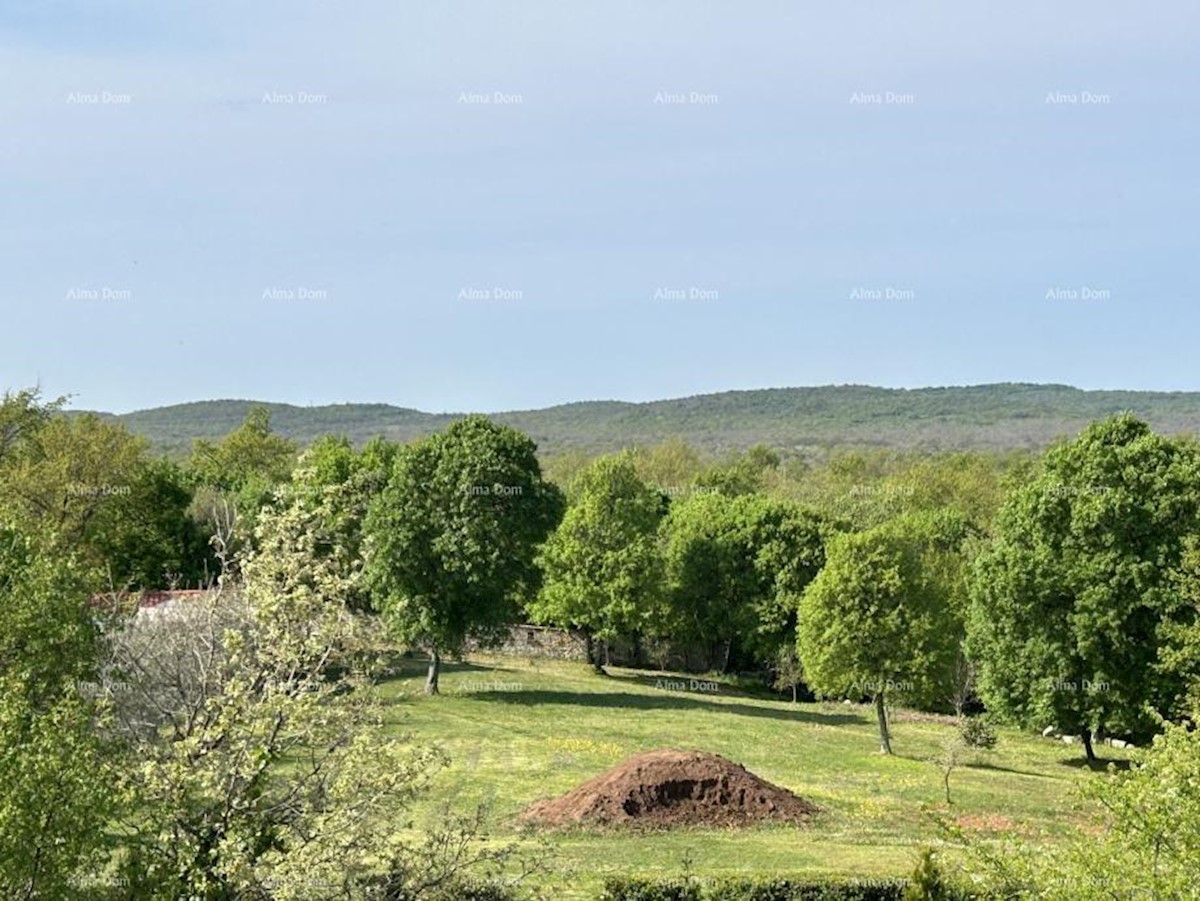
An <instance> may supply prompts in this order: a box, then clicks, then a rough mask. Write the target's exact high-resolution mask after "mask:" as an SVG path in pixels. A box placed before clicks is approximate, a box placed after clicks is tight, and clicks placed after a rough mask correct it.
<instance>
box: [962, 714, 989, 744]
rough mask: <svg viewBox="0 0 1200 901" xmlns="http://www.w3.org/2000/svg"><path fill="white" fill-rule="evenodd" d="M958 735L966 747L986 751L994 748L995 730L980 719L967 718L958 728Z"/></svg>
mask: <svg viewBox="0 0 1200 901" xmlns="http://www.w3.org/2000/svg"><path fill="white" fill-rule="evenodd" d="M959 734H960V735H961V736H962V740H963V741H964V742H965V743H966V744H967V746H968V747H971V748H983V749H985V750H988V751H990V750H991V749H992V748H994V747H996V730H995V729H993V728H992V726H991V724H990V723H988V721H987V720H985V719H983V718H982V717H978V716H969V717H967V718H966V719H965V720H963V724H962V725H961V726H960V727H959Z"/></svg>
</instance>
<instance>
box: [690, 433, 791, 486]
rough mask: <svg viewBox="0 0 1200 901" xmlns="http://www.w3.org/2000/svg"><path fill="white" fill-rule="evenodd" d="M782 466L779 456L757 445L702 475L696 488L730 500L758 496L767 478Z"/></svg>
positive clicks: (698, 477)
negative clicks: (750, 495)
mask: <svg viewBox="0 0 1200 901" xmlns="http://www.w3.org/2000/svg"><path fill="white" fill-rule="evenodd" d="M779 462H780V460H779V454H777V453H776V452H775V451H773V450H771V449H770V448H769V447H767V446H765V445H762V444H756V445H755V446H754V447H751V448H750V449H749V450H747V451H746V452H745V453H744V454H736V455H734V456H733V457H731V458H730V459H729V460H727V461H725V462H723V463H719V464H717V465H715V466H712V467H710V468H709V469H707V470H706V471H704V472H703V473H701V474H700V475H699V476H697V478H696V486H697V488H699V489H700V490H701V491H716V492H719V493H721V494H724V495H726V496H728V497H740V496H742V495H748V494H754V493H756V492H759V491H761V490H762V488H763V482H764V479H765V477H766V474H767V473H768V472H771V471H772V470H775V469H778V467H779Z"/></svg>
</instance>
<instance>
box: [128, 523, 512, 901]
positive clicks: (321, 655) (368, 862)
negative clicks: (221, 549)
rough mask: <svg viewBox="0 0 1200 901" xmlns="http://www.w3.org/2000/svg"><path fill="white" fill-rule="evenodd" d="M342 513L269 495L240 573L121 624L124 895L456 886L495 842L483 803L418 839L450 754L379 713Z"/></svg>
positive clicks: (340, 892) (319, 893)
mask: <svg viewBox="0 0 1200 901" xmlns="http://www.w3.org/2000/svg"><path fill="white" fill-rule="evenodd" d="M333 519H334V517H333V515H332V510H330V509H323V508H322V507H321V505H317V506H313V505H311V504H308V503H303V502H298V501H296V500H294V499H293V500H292V501H291V502H290V503H288V504H286V505H281V506H276V507H272V508H268V509H265V510H264V511H263V512H262V514H261V516H260V517H259V522H258V534H257V536H256V537H257V542H256V547H257V550H255V551H253V552H250V554H249V556H248V558H247V559H246V560H245V561H244V562H243V565H242V566H241V567H240V571H241V573H242V574H243V576H244V579H245V582H244V584H243V585H239V586H236V587H234V586H231V585H230V584H228V583H226V584H224V585H222V586H220V587H219V588H218V589H216V590H214V591H212V592H210V593H208V594H207V595H205V596H203V597H201V598H198V599H194V600H188V601H187V602H184V603H182V604H181V605H180V606H179V607H177V608H176V609H173V610H170V611H168V612H166V613H163V614H159V615H149V616H147V615H142V616H137V617H134V618H132V619H130V620H129V621H127V622H126V623H125V624H124V625H123V627H122V628H120V629H119V630H115V631H114V635H113V640H112V647H113V659H112V668H111V670H110V671H109V674H110V675H111V676H112V679H111V681H109V682H107V683H106V685H107V687H108V688H109V690H110V694H111V698H112V704H113V710H114V721H115V723H116V725H117V728H118V730H119V734H120V735H121V736H122V737H123V739H124V740H125V741H126V742H127V743H128V745H129V748H130V764H129V765H128V766H127V767H126V768H125V769H124V770H123V773H122V783H123V785H124V789H125V792H126V794H127V796H128V798H129V799H130V801H131V803H130V804H129V805H128V807H127V809H126V811H125V814H124V816H123V817H122V818H121V820H120V822H119V826H120V835H121V850H120V853H119V854H117V855H116V856H115V858H114V860H113V864H114V866H115V868H116V870H117V872H116V875H117V876H118V878H119V879H120V880H121V881H122V882H123V884H126V885H128V887H129V892H130V894H129V897H136V898H146V899H152V901H159V899H161V901H175V899H178V898H202V899H214V901H226V899H228V901H232V899H241V898H271V899H277V901H335V899H351V901H355V899H357V901H367V899H374V898H384V897H387V898H412V899H424V898H430V897H458V895H456V894H455V893H454V891H453V890H452V889H451V888H449V886H450V884H451V883H453V882H454V881H456V880H457V879H459V877H461V876H462V875H463V873H464V871H468V870H472V869H474V868H475V866H476V865H477V864H481V863H482V864H484V865H487V864H488V863H490V862H496V861H497V860H498V858H500V857H502V856H503V854H502V852H497V851H496V850H495V849H494V848H488V847H486V846H484V847H482V848H481V847H480V846H479V845H478V844H477V843H476V841H475V839H476V838H477V837H478V830H477V828H475V826H474V825H472V824H474V823H475V821H471V822H470V823H468V824H467V825H466V826H464V825H463V824H462V823H461V822H460V821H459V820H457V819H454V818H451V819H449V820H447V821H445V822H444V823H442V824H441V825H439V826H436V827H434V828H433V829H432V830H431V831H430V832H429V833H428V834H427V836H426V837H425V839H424V840H422V839H420V838H416V839H414V829H413V827H414V823H413V819H412V806H413V802H414V800H415V799H416V798H417V797H418V796H420V795H421V794H422V793H423V792H424V790H425V789H426V788H427V787H428V785H429V780H430V778H431V777H432V776H433V774H434V773H435V772H436V771H437V770H438V769H440V767H441V765H442V764H443V762H444V757H443V755H442V754H441V752H440V751H439V750H438V749H437V748H435V747H433V746H429V745H426V746H424V747H417V746H415V745H413V744H412V743H410V742H409V741H408V740H407V739H405V738H398V737H395V736H391V735H388V734H387V733H386V731H385V730H384V729H383V728H382V712H383V711H382V707H381V702H380V699H379V698H378V696H377V695H376V694H375V692H374V689H373V682H374V676H375V675H376V674H375V673H374V672H373V671H372V668H371V667H370V665H369V664H370V657H369V655H367V654H365V653H364V652H363V647H364V641H365V640H366V639H367V636H366V634H365V631H364V629H365V626H364V624H363V623H361V622H360V621H359V618H358V616H357V615H356V614H354V613H353V612H352V611H351V610H350V609H348V606H347V603H346V597H347V592H348V591H350V590H351V588H352V585H351V581H350V580H348V579H347V577H346V568H345V566H344V565H343V561H344V560H345V558H346V556H347V554H348V551H347V549H346V548H345V547H343V546H341V544H340V539H339V537H338V535H337V533H336V531H330V530H328V528H327V524H328V523H329V522H331V521H332V520H333ZM440 891H445V895H439V894H438V892H440Z"/></svg>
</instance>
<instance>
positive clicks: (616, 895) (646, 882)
mask: <svg viewBox="0 0 1200 901" xmlns="http://www.w3.org/2000/svg"><path fill="white" fill-rule="evenodd" d="M702 897H703V896H702V895H701V894H700V889H699V887H698V886H696V885H693V884H691V883H689V882H682V881H678V880H659V879H646V878H644V877H640V876H633V877H625V876H621V877H610V878H609V879H606V880H604V891H603V892H602V893H601V895H600V901H702Z"/></svg>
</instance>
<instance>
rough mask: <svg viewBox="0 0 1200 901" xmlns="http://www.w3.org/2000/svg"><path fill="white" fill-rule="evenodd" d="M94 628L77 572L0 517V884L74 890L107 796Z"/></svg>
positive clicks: (66, 894) (37, 893) (6, 893)
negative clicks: (2, 524) (99, 728)
mask: <svg viewBox="0 0 1200 901" xmlns="http://www.w3.org/2000/svg"><path fill="white" fill-rule="evenodd" d="M98 640H99V636H98V633H97V630H96V626H95V623H94V621H93V616H92V611H91V609H90V605H89V601H88V592H87V589H86V586H85V583H84V580H83V579H82V578H81V574H80V573H79V571H78V570H77V568H76V567H75V565H74V563H73V562H72V561H71V560H69V559H64V558H61V557H58V556H57V555H55V554H53V553H49V552H48V551H47V550H46V547H45V544H44V542H42V541H39V540H35V539H34V538H31V537H29V536H27V535H22V534H21V533H19V532H17V531H14V530H11V529H4V528H0V895H3V897H5V898H46V899H73V898H77V897H79V896H80V888H79V880H80V879H81V878H83V877H85V876H86V875H88V874H89V873H90V872H91V871H92V870H93V867H94V864H95V862H96V859H97V858H96V855H97V853H98V851H99V850H100V844H101V838H100V836H101V832H102V830H103V827H104V825H105V821H106V818H107V816H108V814H109V812H110V811H111V810H112V807H111V805H110V803H109V800H110V798H111V796H112V785H113V781H112V775H113V769H112V767H111V766H110V761H111V759H112V758H111V748H110V747H109V746H108V745H107V744H106V743H105V742H103V741H102V740H101V738H100V737H99V733H98V732H97V730H96V729H95V727H94V722H95V721H96V719H97V718H98V717H99V715H100V713H101V710H100V708H99V707H98V706H97V703H96V701H95V695H96V692H95V691H93V690H91V687H92V686H94V685H95V684H96V683H97V682H98V675H97V674H98V670H99V660H100V653H99V644H98Z"/></svg>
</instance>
